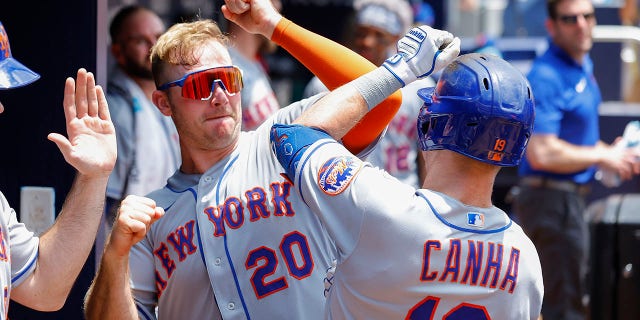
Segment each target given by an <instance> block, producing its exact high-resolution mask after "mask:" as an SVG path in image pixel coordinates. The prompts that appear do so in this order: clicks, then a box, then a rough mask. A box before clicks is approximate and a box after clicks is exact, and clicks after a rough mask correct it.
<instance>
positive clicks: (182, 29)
mask: <svg viewBox="0 0 640 320" xmlns="http://www.w3.org/2000/svg"><path fill="white" fill-rule="evenodd" d="M211 40H213V41H217V42H220V43H221V44H223V45H224V46H225V47H228V45H229V39H228V37H227V36H226V35H225V34H223V33H222V31H221V30H220V27H219V26H218V24H217V23H216V22H215V21H213V20H210V19H206V20H198V21H192V22H183V23H176V24H174V25H173V26H171V28H169V29H168V30H167V31H166V32H165V33H164V34H162V36H160V37H159V38H158V41H157V42H156V44H155V45H154V46H153V47H152V48H151V71H152V72H153V78H154V79H155V81H156V86H159V85H161V84H160V83H158V82H159V81H160V79H161V78H162V74H163V72H164V71H165V70H166V68H167V66H169V65H180V66H193V65H196V64H198V62H199V59H198V56H197V53H198V52H199V49H200V48H202V46H203V44H204V43H206V42H207V41H211Z"/></svg>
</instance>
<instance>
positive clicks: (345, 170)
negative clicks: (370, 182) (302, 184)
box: [318, 156, 362, 196]
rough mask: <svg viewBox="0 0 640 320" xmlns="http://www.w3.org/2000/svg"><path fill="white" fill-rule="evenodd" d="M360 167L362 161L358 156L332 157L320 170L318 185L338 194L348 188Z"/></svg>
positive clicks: (324, 189) (328, 192)
mask: <svg viewBox="0 0 640 320" xmlns="http://www.w3.org/2000/svg"><path fill="white" fill-rule="evenodd" d="M360 168H362V161H360V159H358V158H356V157H352V156H340V157H334V158H331V159H329V160H327V162H325V163H324V164H323V165H322V167H321V168H320V170H318V186H319V187H320V189H322V191H324V193H326V194H328V195H332V196H335V195H338V194H340V193H342V192H343V191H344V190H345V189H347V187H348V186H349V184H350V183H351V181H352V180H353V178H354V177H355V175H356V173H358V171H360Z"/></svg>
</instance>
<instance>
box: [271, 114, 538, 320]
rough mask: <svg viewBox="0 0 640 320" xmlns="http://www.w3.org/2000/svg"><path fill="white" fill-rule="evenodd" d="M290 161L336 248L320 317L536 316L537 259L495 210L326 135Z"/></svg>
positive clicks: (517, 231)
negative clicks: (422, 183)
mask: <svg viewBox="0 0 640 320" xmlns="http://www.w3.org/2000/svg"><path fill="white" fill-rule="evenodd" d="M299 128H300V127H299ZM297 130H300V129H297ZM305 130H310V129H305ZM298 132H300V131H298ZM291 135H295V134H294V133H291V132H289V133H288V134H287V135H286V136H291ZM278 136H279V137H285V138H286V136H285V135H284V133H283V134H280V133H279V134H278ZM302 136H304V137H308V136H310V135H309V132H308V131H302V133H300V134H298V137H302ZM294 140H295V139H294ZM276 150H278V151H281V150H282V149H276ZM296 150H297V148H296V147H294V148H293V154H295V153H296ZM296 161H297V160H296ZM296 163H297V169H296V173H295V178H294V180H293V181H294V182H295V186H294V188H295V189H296V192H300V193H301V196H302V198H303V199H304V201H305V203H306V204H308V205H309V207H310V208H311V209H312V210H313V212H314V213H316V214H317V215H318V216H319V217H320V219H321V221H322V222H323V224H324V225H325V226H326V228H327V230H328V232H329V234H330V236H331V237H332V239H333V240H334V241H335V243H336V247H337V249H338V257H337V267H336V270H335V275H334V278H333V279H332V287H331V288H330V291H329V294H328V297H327V299H328V301H327V318H329V319H403V318H407V319H445V320H446V319H537V317H538V315H539V314H540V309H541V306H542V296H543V284H542V271H541V268H540V261H539V259H538V255H537V252H536V249H535V247H534V245H533V244H532V242H531V241H530V240H529V238H528V237H527V236H526V235H525V234H524V232H523V231H522V229H521V228H520V226H518V225H517V224H516V223H514V222H513V221H511V220H510V219H509V217H508V216H507V215H506V214H505V213H504V212H503V211H502V210H500V209H498V208H496V207H491V208H476V207H470V206H466V205H464V204H463V203H460V202H459V201H457V200H456V199H453V198H450V197H448V196H446V195H444V194H441V193H437V192H433V191H429V190H424V189H422V190H416V189H414V188H413V187H411V186H408V185H406V184H403V183H401V182H399V181H398V180H397V179H395V178H393V177H391V176H390V175H389V174H388V173H386V172H384V171H382V170H380V169H378V168H375V167H372V166H371V165H370V164H368V163H365V162H362V161H361V160H359V159H357V158H355V157H354V156H353V155H351V154H350V153H349V152H348V151H347V150H346V149H344V147H343V146H342V145H340V144H338V143H336V142H335V141H334V140H331V139H320V140H318V141H316V142H315V143H314V144H313V145H312V146H311V147H309V148H308V149H307V150H306V151H305V152H304V154H303V156H302V157H301V158H300V159H299V161H297V162H296ZM292 178H293V177H292Z"/></svg>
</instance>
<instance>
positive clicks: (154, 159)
mask: <svg viewBox="0 0 640 320" xmlns="http://www.w3.org/2000/svg"><path fill="white" fill-rule="evenodd" d="M164 31H165V26H164V23H163V22H162V20H161V19H160V17H158V15H157V14H156V13H154V12H153V11H151V10H149V9H147V8H145V7H142V6H139V5H129V6H125V7H123V8H121V9H120V10H118V12H117V13H116V14H115V15H114V17H113V19H112V20H111V24H110V26H109V34H110V36H111V54H112V55H113V58H114V60H115V64H114V66H113V68H112V69H111V70H110V73H109V76H108V82H107V101H108V103H109V110H110V112H111V117H112V118H113V123H114V125H115V127H116V135H117V141H118V159H117V161H116V167H115V169H114V170H113V173H112V174H111V176H110V177H109V185H108V187H107V207H106V213H107V222H108V227H109V228H110V226H111V224H112V223H113V220H114V219H115V210H117V206H118V205H119V202H120V201H121V200H122V199H124V197H125V196H126V195H128V194H136V195H141V196H143V195H146V194H147V193H149V192H151V191H153V190H155V189H158V188H161V187H162V186H164V185H165V184H166V182H167V178H168V177H169V176H171V175H172V174H173V173H174V172H175V171H176V170H177V169H178V167H179V165H180V148H179V145H178V133H177V131H176V128H175V125H174V124H173V121H171V118H170V117H167V116H165V115H163V114H162V113H161V112H160V111H159V110H158V108H156V106H155V105H154V104H153V101H152V99H151V95H152V93H153V91H154V90H155V83H154V82H153V74H152V73H151V60H150V56H149V54H150V50H151V47H152V46H153V45H154V44H155V43H156V41H157V39H158V37H159V36H160V35H161V34H162V33H163V32H164ZM109 228H108V229H109Z"/></svg>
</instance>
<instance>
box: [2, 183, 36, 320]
mask: <svg viewBox="0 0 640 320" xmlns="http://www.w3.org/2000/svg"><path fill="white" fill-rule="evenodd" d="M38 243H39V240H38V237H36V236H35V235H34V234H33V232H31V231H29V230H28V229H27V228H26V227H25V225H24V224H23V223H20V222H18V218H17V217H16V212H15V210H13V208H11V207H10V206H9V203H8V202H7V199H6V198H5V197H4V195H3V194H2V193H0V270H1V271H0V285H1V286H2V292H3V298H2V300H1V301H0V308H2V309H0V310H1V312H2V313H1V314H0V319H6V318H7V312H8V311H9V299H10V293H11V287H16V286H18V285H20V283H22V281H24V280H25V279H26V278H28V277H29V276H30V275H31V273H33V270H35V268H36V261H37V259H38Z"/></svg>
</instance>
